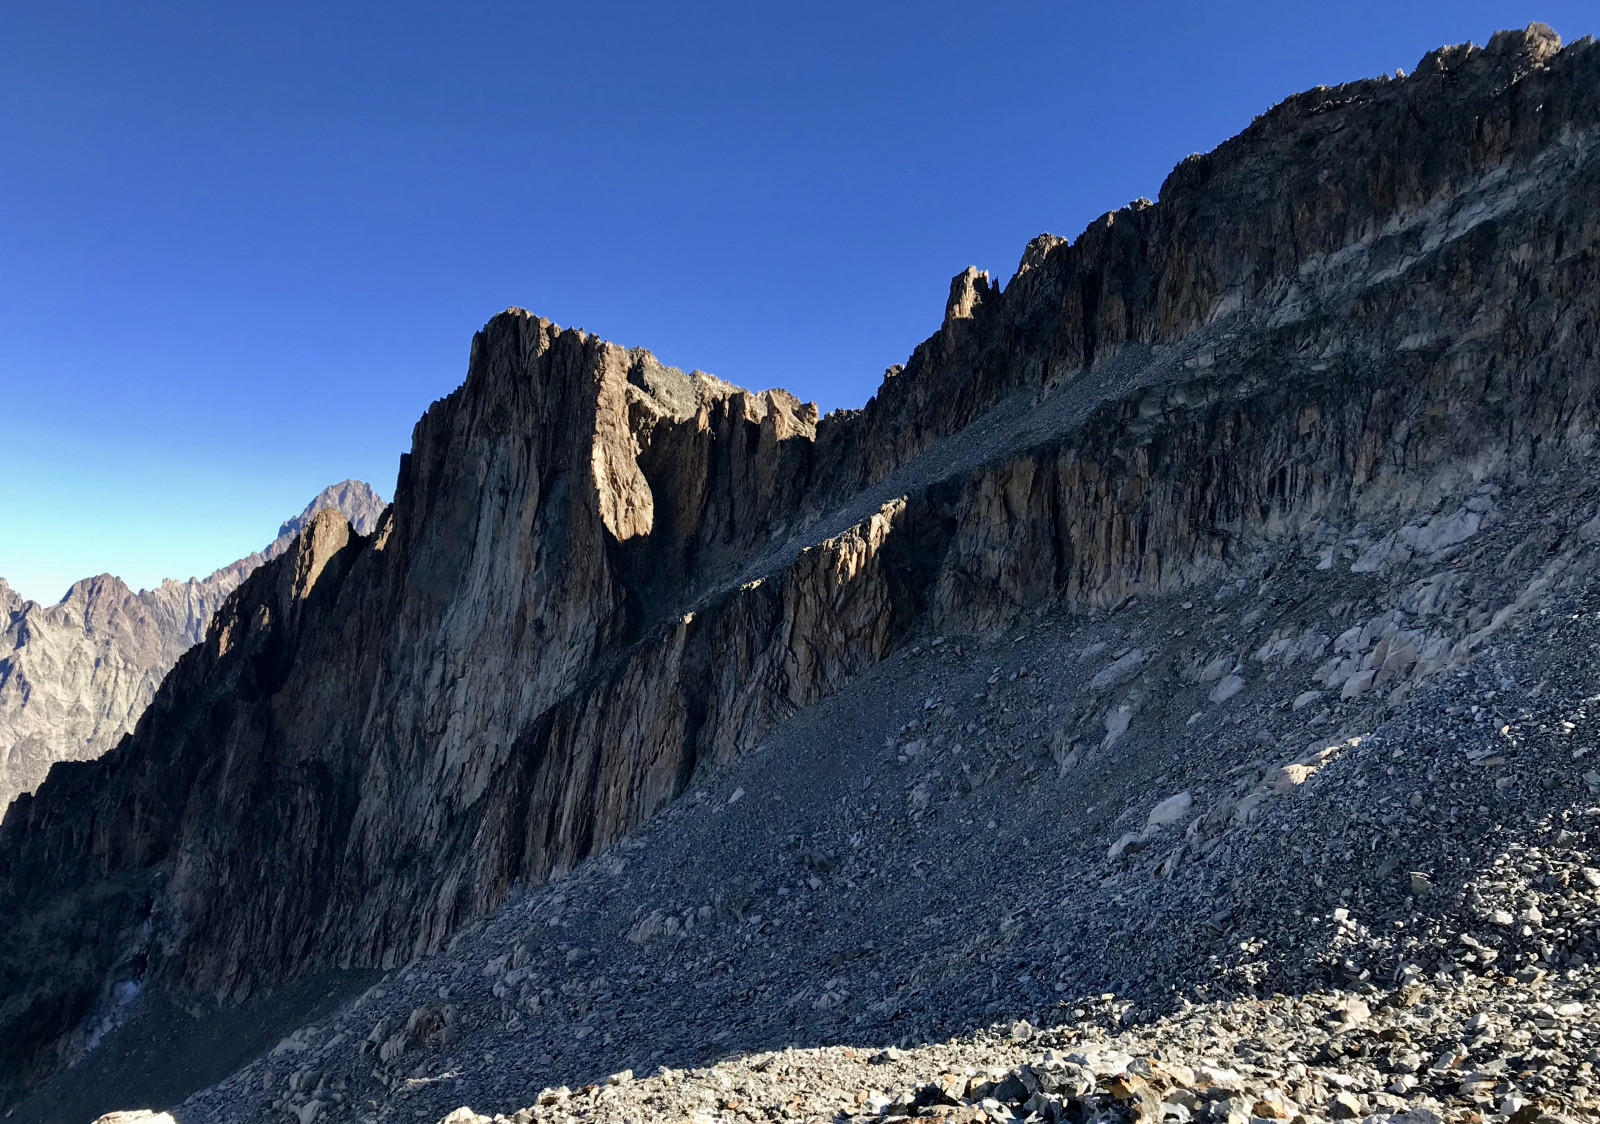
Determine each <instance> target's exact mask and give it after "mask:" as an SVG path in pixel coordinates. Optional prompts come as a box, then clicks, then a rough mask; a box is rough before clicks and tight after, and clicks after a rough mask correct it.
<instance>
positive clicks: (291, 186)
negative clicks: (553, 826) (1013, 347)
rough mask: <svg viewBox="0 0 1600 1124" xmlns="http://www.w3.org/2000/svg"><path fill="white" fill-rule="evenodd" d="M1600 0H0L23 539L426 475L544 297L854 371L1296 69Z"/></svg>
mask: <svg viewBox="0 0 1600 1124" xmlns="http://www.w3.org/2000/svg"><path fill="white" fill-rule="evenodd" d="M1533 19H1542V20H1544V21H1545V22H1547V23H1550V24H1551V25H1552V26H1554V27H1555V28H1556V30H1557V31H1559V32H1561V33H1562V35H1563V36H1564V37H1566V38H1567V39H1568V40H1571V39H1574V38H1577V37H1579V36H1581V35H1584V34H1587V33H1590V32H1593V31H1600V8H1597V7H1596V6H1595V5H1594V4H1593V2H1592V0H1585V2H1581V3H1580V2H1574V0H1540V2H1520V0H1500V2H1491V0H1437V2H1435V0H1428V2H1421V0H1419V2H1407V0H1386V2H1383V3H1372V2H1368V0H1342V2H1339V3H1325V4H1309V3H1301V2H1298V0H1293V2H1289V0H1271V2H1258V3H1234V4H1223V3H1205V2H1203V0H1177V2H1168V0H1163V2H1159V3H1156V2H1151V3H1140V2H1138V0H1121V2H1118V3H1113V4H1108V3H1028V2H1018V3H1007V2H1004V0H1001V2H995V3H972V2H970V0H965V2H962V3H941V2H937V0H921V2H916V3H871V2H866V0H850V2H848V3H831V2H813V3H809V4H794V3H788V4H782V3H768V2H762V0H756V2H751V0H740V2H736V3H723V4H712V3H682V4H663V3H659V2H655V3H606V2H594V0H588V2H585V3H581V4H537V3H518V2H513V0H504V2H501V3H497V4H484V3H474V2H468V0H452V2H450V3H438V4H421V3H411V2H409V0H386V2H385V3H382V4H377V3H370V4H369V3H360V2H339V3H332V4H330V3H325V2H324V3H316V4H311V3H296V2H292V0H284V2H279V3H272V4H218V3H215V2H212V0H207V2H204V3H202V2H195V3H166V2H162V0H140V2H138V3H109V2H108V3H100V4H79V3H73V2H72V0H51V2H49V3H24V2H22V0H0V423H3V431H4V441H5V445H4V447H5V450H6V454H7V455H6V471H5V480H6V485H7V488H8V491H9V493H10V495H9V498H8V503H7V511H6V513H5V516H4V518H0V575H3V576H4V577H6V578H7V579H9V580H10V581H11V583H12V585H13V586H14V587H15V588H17V589H18V590H19V591H20V592H22V593H23V594H24V595H26V596H31V597H34V598H37V599H40V600H55V599H56V598H58V597H60V596H61V594H62V593H63V591H64V590H65V588H66V586H67V584H68V583H69V582H70V581H72V580H74V579H76V578H79V577H82V576H85V575H89V574H93V573H99V572H102V571H111V572H113V573H117V574H119V575H121V576H122V577H124V578H125V579H127V580H128V581H129V582H130V584H133V585H134V586H136V587H139V586H148V585H152V584H154V583H155V582H156V581H158V580H159V579H160V578H162V577H164V576H172V577H187V576H189V575H191V574H204V573H206V572H208V571H209V570H211V569H212V568H214V567H216V566H219V565H222V564H224V563H226V562H228V561H231V560H232V559H234V558H236V557H238V556H240V555H242V554H244V553H246V552H248V551H249V550H252V549H255V548H257V547H260V546H261V545H263V544H264V543H266V542H267V541H268V540H270V539H271V537H272V535H273V534H274V533H275V531H276V529H277V526H278V524H279V523H280V522H281V521H282V520H283V519H285V518H287V517H288V516H290V515H292V514H294V513H295V512H297V511H298V510H299V509H300V508H301V507H302V506H303V505H304V504H305V502H306V501H307V500H308V499H309V498H310V497H311V496H312V495H313V494H314V493H315V492H317V491H318V490H319V489H320V488H321V487H323V486H324V485H325V484H328V483H331V482H333V481H335V480H339V479H342V478H344V477H347V476H357V477H361V478H364V479H366V480H368V481H370V482H371V483H372V484H374V485H375V486H376V487H377V488H378V489H379V491H380V492H382V493H383V494H384V495H385V496H388V495H391V494H392V491H393V486H394V476H395V469H396V467H397V464H398V457H399V454H400V453H401V452H402V451H403V450H404V449H405V448H406V447H407V446H408V445H409V443H410V432H411V426H412V424H413V423H414V422H415V420H416V418H417V417H418V415H419V414H420V413H421V412H422V411H423V410H424V409H425V408H426V407H427V405H428V403H429V402H431V401H432V400H433V399H435V398H438V397H440V396H442V395H444V394H446V393H448V392H449V391H450V390H451V389H453V388H454V387H455V386H456V385H457V384H458V383H459V382H460V380H461V378H462V376H463V374H464V371H465V363H466V357H467V348H468V344H469V342H470V339H471V336H472V333H473V331H474V330H475V329H477V328H478V327H479V326H481V325H482V323H483V322H484V321H485V320H486V319H488V318H489V317H490V316H491V315H493V314H494V313H495V312H497V311H499V310H500V309H502V308H505V307H506V306H508V305H521V306H523V307H525V308H528V309H531V310H533V311H535V312H537V313H540V314H542V315H545V316H548V317H550V318H551V319H553V320H555V321H557V322H558V323H560V324H563V325H574V326H580V327H584V328H587V329H589V330H590V331H593V332H598V333H600V334H601V335H603V336H606V337H607V338H610V339H613V340H616V341H617V342H619V343H623V344H626V345H629V346H644V347H649V348H651V349H652V350H654V351H655V352H656V353H657V354H658V355H659V356H660V357H661V359H662V360H663V361H665V362H668V363H672V364H675V365H677V366H681V367H684V368H693V367H699V368H702V369H704V370H708V371H711V372H714V373H715V374H717V375H720V376H722V377H724V378H726V379H729V380H731V381H734V382H737V383H741V384H744V385H747V386H751V387H757V388H759V387H767V386H784V387H787V388H788V389H790V390H792V391H794V392H795V393H797V394H799V395H800V396H801V397H802V398H809V399H815V400H816V401H817V402H818V403H819V404H820V405H821V406H822V408H823V409H824V410H828V409H832V408H836V407H840V406H857V405H860V404H861V403H863V402H864V401H865V400H866V399H867V398H868V397H869V396H870V395H871V394H872V392H873V390H874V389H875V387H876V385H877V382H878V379H879V377H880V376H881V374H882V371H883V368H884V367H886V366H888V365H889V364H891V363H895V362H899V361H901V360H903V359H904V358H905V357H906V355H907V354H908V353H909V351H910V350H911V348H912V346H913V345H915V344H916V343H917V341H919V340H920V339H922V338H923V337H925V336H927V335H928V334H930V333H931V332H932V331H933V330H934V329H935V328H936V327H937V326H938V321H939V318H940V315H941V313H942V310H943V304H944V298H945V295H946V293H947V292H948V285H949V279H950V277H951V276H952V275H953V274H955V273H957V272H959V271H960V270H961V269H963V268H965V267H966V266H967V265H969V264H975V265H977V266H979V267H980V268H985V269H988V270H990V271H991V272H993V273H995V274H997V275H998V276H999V277H1000V278H1002V279H1005V278H1008V277H1009V276H1010V274H1011V272H1012V270H1013V269H1014V268H1015V266H1016V262H1017V260H1018V257H1019V256H1020V254H1021V251H1022V247H1023V245H1024V244H1025V243H1026V242H1027V240H1028V239H1029V238H1030V237H1032V236H1033V235H1035V234H1038V233H1040V232H1042V231H1051V232H1053V233H1057V234H1063V235H1068V236H1075V235H1076V234H1077V233H1078V232H1079V231H1080V230H1081V229H1082V228H1083V227H1084V226H1085V225H1086V224H1087V223H1088V222H1089V221H1090V220H1091V219H1093V218H1094V217H1095V216H1097V215H1099V214H1101V213H1102V212H1104V211H1107V210H1110V209H1112V208H1115V207H1117V206H1120V205H1121V204H1123V203H1125V202H1127V201H1129V200H1131V199H1134V198H1136V197H1138V196H1140V195H1144V196H1149V197H1152V198H1153V197H1155V195H1156V193H1157V191H1158V189H1159V188H1160V185H1161V181H1162V180H1163V178H1164V177H1165V176H1166V174H1167V172H1168V170H1169V169H1170V168H1171V167H1172V165H1173V164H1175V163H1176V162H1177V161H1178V160H1180V159H1181V158H1182V157H1184V156H1185V155H1187V154H1188V153H1190V152H1194V151H1200V150H1205V149H1208V148H1211V147H1213V146H1214V145H1216V144H1217V143H1219V142H1220V141H1222V140H1224V139H1226V138H1227V137H1228V136H1230V135H1232V134H1233V133H1235V132H1237V131H1238V130H1239V129H1241V128H1243V127H1244V126H1245V125H1247V124H1248V123H1249V122H1250V119H1251V117H1252V116H1254V115H1255V114H1257V113H1259V112H1261V111H1263V110H1265V109H1266V108H1268V107H1269V106H1270V105H1272V104H1273V103H1274V102H1276V101H1278V100H1280V99H1282V98H1283V97H1285V96H1287V95H1288V94H1290V93H1293V92H1294V91H1296V90H1300V89H1304V88H1306V87H1309V86H1314V85H1318V84H1333V83H1337V82H1341V81H1346V80H1350V79H1355V78H1362V77H1369V76H1373V75H1376V74H1379V73H1382V72H1385V71H1393V70H1394V69H1395V68H1396V67H1404V68H1406V69H1407V70H1408V71H1409V70H1410V69H1411V68H1412V67H1413V66H1414V65H1415V63H1416V61H1417V59H1418V58H1420V57H1421V56H1422V55H1423V54H1424V53H1425V52H1426V51H1428V50H1430V49H1431V48H1433V47H1435V46H1438V45H1440V44H1443V43H1455V42H1463V41H1466V40H1473V41H1475V42H1478V43H1483V42H1486V41H1487V39H1488V37H1489V35H1490V34H1491V33H1492V32H1493V31H1495V30H1496V29H1497V28H1501V27H1521V26H1525V25H1526V24H1527V23H1528V22H1529V21H1530V20H1533Z"/></svg>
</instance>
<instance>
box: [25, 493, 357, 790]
mask: <svg viewBox="0 0 1600 1124" xmlns="http://www.w3.org/2000/svg"><path fill="white" fill-rule="evenodd" d="M384 506H385V505H384V501H383V499H382V497H380V496H379V495H378V493H377V492H375V491H373V490H372V487H371V486H370V485H368V484H365V483H363V482H362V481H360V480H345V481H343V482H341V483H338V484H334V485H332V486H330V487H327V488H324V489H323V490H322V491H321V492H319V493H318V494H317V497H316V498H315V499H313V500H312V501H311V502H310V503H309V504H307V505H306V509H305V510H304V511H303V512H301V513H300V514H299V515H297V516H295V517H294V518H293V519H290V520H289V521H288V522H286V523H284V524H283V526H282V527H280V528H279V530H278V537H277V538H275V539H274V540H273V541H272V542H271V543H270V544H268V545H267V547H266V548H265V549H263V550H261V551H258V552H256V553H254V554H251V555H248V556H247V557H244V558H241V559H239V560H238V561H237V562H234V563H232V564H230V565H227V566H224V567H223V568H222V569H220V570H218V571H216V572H215V573H213V574H211V575H210V576H209V577H206V578H190V579H189V580H188V581H173V580H171V579H170V578H169V579H168V580H166V581H163V582H162V583H161V584H160V585H159V586H157V587H156V588H155V589H146V590H141V591H140V592H138V593H135V592H134V591H133V590H131V589H129V588H128V586H127V584H126V583H125V582H123V580H122V579H121V578H118V577H116V576H114V575H112V574H100V575H98V576H97V577H92V578H84V579H83V580H82V581H80V582H76V583H74V584H73V586H72V588H71V589H69V590H67V594H66V596H65V597H63V598H62V599H61V600H60V601H59V602H57V603H56V604H54V605H41V604H39V603H38V602H37V601H27V600H24V599H23V598H22V597H20V596H18V595H17V594H16V593H15V592H14V591H13V590H12V589H11V587H10V586H9V585H7V584H6V582H5V579H3V578H0V629H3V631H0V813H3V811H4V809H5V808H6V806H7V805H9V804H10V803H11V801H12V800H13V799H14V798H15V797H16V796H17V795H18V794H19V793H23V792H30V791H32V790H33V789H34V788H35V787H36V786H37V785H38V784H39V782H40V781H42V780H44V777H45V774H46V773H47V772H49V770H50V766H51V764H53V763H54V762H56V761H82V760H88V759H90V758H95V757H99V756H100V755H101V754H103V753H105V752H106V751H107V750H109V749H111V748H112V747H113V746H114V745H116V744H117V742H118V740H120V739H121V737H122V736H123V735H124V734H126V733H127V732H128V731H130V730H132V729H133V726H134V723H135V722H137V721H138V719H139V715H140V714H141V713H143V712H144V708H145V707H146V706H147V705H148V704H149V702H150V699H151V698H152V697H153V696H154V695H155V691H156V688H157V687H158V686H160V685H161V680H162V679H163V678H165V677H166V674H167V672H168V670H170V669H171V667H172V665H173V664H174V663H176V662H177V659H178V657H179V656H181V655H182V654H183V653H184V652H185V651H187V650H188V649H189V648H191V647H193V646H194V645H195V644H197V643H199V642H200V641H201V640H202V639H203V638H204V637H205V631H206V625H207V624H209V623H210V621H211V615H212V614H213V613H214V612H216V610H217V607H218V606H219V605H221V604H222V602H223V600H224V599H225V598H226V597H227V596H228V594H230V593H232V592H233V591H234V590H235V589H236V588H238V585H239V583H240V582H242V581H243V580H244V579H245V578H246V577H248V576H249V575H250V574H251V572H253V571H254V570H255V569H256V567H258V566H260V565H261V564H262V563H263V562H266V561H269V560H270V559H273V558H276V557H277V556H278V555H279V554H282V553H283V551H284V550H285V549H286V548H287V547H288V546H289V544H290V543H291V542H293V541H294V538H295V536H296V535H298V534H299V533H300V530H301V528H302V527H304V526H305V524H306V523H307V521H309V520H310V519H311V517H312V516H314V515H315V514H316V513H317V512H319V511H321V510H323V509H324V508H330V507H331V508H334V509H336V510H338V511H339V512H340V513H341V514H342V515H344V517H345V518H346V519H348V520H349V521H350V523H351V525H352V526H353V527H354V528H355V529H356V531H357V532H359V533H361V534H368V533H370V532H371V530H372V528H373V527H374V526H375V525H376V524H377V521H378V517H379V516H380V515H382V514H383V509H384Z"/></svg>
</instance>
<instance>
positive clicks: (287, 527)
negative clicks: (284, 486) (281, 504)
mask: <svg viewBox="0 0 1600 1124" xmlns="http://www.w3.org/2000/svg"><path fill="white" fill-rule="evenodd" d="M387 506H388V505H387V504H386V503H385V502H384V499H383V497H382V496H380V495H379V494H378V493H377V491H376V490H375V489H374V488H373V487H372V485H371V484H368V483H367V482H366V481H365V480H341V481H339V483H337V484H329V485H328V486H327V487H326V488H324V489H322V491H320V492H318V493H317V494H316V496H315V498H313V499H312V501H311V502H310V503H308V504H306V506H305V510H304V511H302V512H301V513H300V514H299V515H296V516H295V517H294V518H293V519H290V520H289V521H287V522H286V523H284V524H283V525H282V526H281V527H279V528H278V538H280V539H282V538H285V537H293V536H294V535H298V534H299V533H300V531H301V530H302V529H303V528H304V527H305V525H306V524H307V523H308V522H310V520H311V519H312V517H313V516H315V515H316V514H317V513H318V512H319V511H322V510H324V509H326V508H333V509H334V510H335V511H337V512H339V514H340V515H343V516H344V517H345V518H346V519H347V520H349V522H350V525H351V526H352V527H354V528H355V531H356V534H358V535H369V534H371V533H372V529H373V528H374V527H375V526H377V524H378V517H379V516H380V515H382V514H383V509H384V508H385V507H387Z"/></svg>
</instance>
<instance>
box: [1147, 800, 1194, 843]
mask: <svg viewBox="0 0 1600 1124" xmlns="http://www.w3.org/2000/svg"><path fill="white" fill-rule="evenodd" d="M1193 807H1194V797H1193V796H1191V795H1190V794H1189V793H1188V792H1187V791H1185V792H1180V793H1178V794H1177V795H1176V796H1169V797H1167V798H1166V799H1165V800H1163V801H1162V802H1161V803H1159V804H1157V805H1156V806H1155V807H1154V808H1151V809H1150V816H1149V818H1148V819H1146V820H1145V823H1144V829H1145V831H1146V832H1147V833H1148V832H1152V831H1158V830H1160V829H1161V828H1163V827H1166V826H1168V825H1169V824H1175V823H1179V822H1181V821H1182V820H1184V819H1186V818H1188V815H1189V811H1190V809H1192V808H1193Z"/></svg>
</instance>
